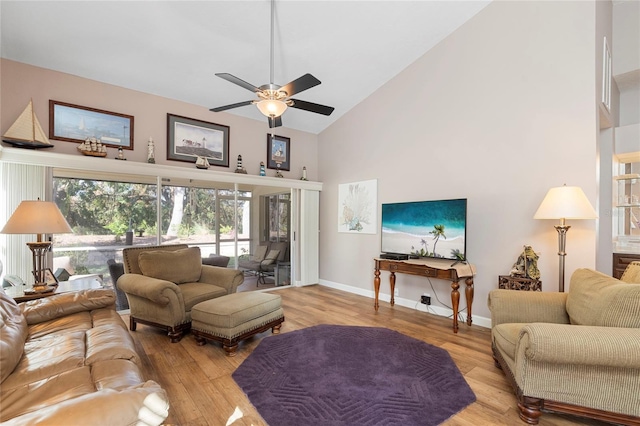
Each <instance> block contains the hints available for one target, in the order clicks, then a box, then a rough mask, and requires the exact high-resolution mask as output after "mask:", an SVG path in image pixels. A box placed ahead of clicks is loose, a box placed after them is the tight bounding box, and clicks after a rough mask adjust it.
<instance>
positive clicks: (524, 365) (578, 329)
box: [489, 269, 640, 425]
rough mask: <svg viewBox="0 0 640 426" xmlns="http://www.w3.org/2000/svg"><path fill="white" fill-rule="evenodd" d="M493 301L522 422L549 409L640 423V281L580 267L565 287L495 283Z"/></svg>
mask: <svg viewBox="0 0 640 426" xmlns="http://www.w3.org/2000/svg"><path fill="white" fill-rule="evenodd" d="M489 308H490V310H491V326H492V328H491V340H492V350H493V356H494V360H495V362H496V366H498V367H499V368H501V369H502V370H503V372H504V373H505V375H506V377H507V379H508V380H509V381H510V382H511V384H512V386H513V388H514V391H515V393H516V397H517V400H518V408H519V410H520V418H521V419H522V420H523V421H525V422H526V423H529V424H537V423H538V421H539V420H538V419H539V417H540V416H541V415H542V412H543V411H551V412H560V413H569V414H574V415H579V416H584V417H590V418H595V419H599V420H604V421H607V422H612V423H617V424H624V425H640V283H625V282H623V281H620V280H617V279H615V278H613V277H611V276H608V275H605V274H602V273H600V272H597V271H594V270H590V269H578V270H576V271H575V272H574V273H573V275H572V276H571V284H570V288H569V292H568V293H550V292H532V291H514V290H492V291H491V292H490V293H489Z"/></svg>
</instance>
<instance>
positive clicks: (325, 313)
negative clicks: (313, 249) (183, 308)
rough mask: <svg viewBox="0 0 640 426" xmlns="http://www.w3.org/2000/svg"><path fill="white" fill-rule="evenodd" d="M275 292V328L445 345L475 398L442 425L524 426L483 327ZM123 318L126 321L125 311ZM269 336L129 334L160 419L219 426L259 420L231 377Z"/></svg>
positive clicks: (547, 425) (556, 421)
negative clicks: (326, 328)
mask: <svg viewBox="0 0 640 426" xmlns="http://www.w3.org/2000/svg"><path fill="white" fill-rule="evenodd" d="M276 294H279V295H280V296H282V305H283V309H284V312H285V318H286V320H285V322H284V323H283V326H282V330H281V332H282V333H287V332H290V331H293V330H298V329H301V328H305V327H309V326H313V325H317V324H338V325H356V326H371V327H387V328H390V329H392V330H396V331H398V332H400V333H403V334H405V335H408V336H411V337H414V338H416V339H420V340H423V341H425V342H427V343H429V344H432V345H435V346H439V347H441V348H443V349H446V350H447V351H448V352H449V353H450V354H451V357H452V358H453V360H454V361H455V363H456V365H457V366H458V368H459V369H460V371H461V372H462V374H464V377H465V379H466V380H467V382H468V383H469V386H471V388H472V389H473V391H474V393H475V394H476V397H477V401H476V402H475V403H473V404H471V405H469V406H468V407H467V408H465V409H464V410H462V411H461V412H459V413H458V414H456V415H455V416H453V417H451V418H450V419H449V420H447V421H446V422H445V423H444V425H448V426H453V425H463V426H470V425H473V426H478V425H526V423H524V422H522V421H521V420H520V419H519V417H518V411H517V407H516V399H515V396H514V395H513V392H512V390H511V388H510V386H509V384H508V383H507V381H506V379H505V378H504V375H503V374H502V371H501V370H499V369H497V368H496V367H495V366H494V364H493V358H492V356H491V346H490V330H489V329H486V328H482V327H479V326H471V327H469V326H467V325H466V324H465V323H464V322H462V323H461V324H460V331H459V332H458V334H453V332H452V330H451V319H448V318H443V317H440V316H436V315H432V314H428V313H425V312H418V311H415V310H413V309H408V308H404V307H401V306H395V307H393V308H392V307H391V306H390V305H389V304H388V303H383V302H381V303H380V309H379V310H378V312H375V310H374V309H373V300H372V299H369V298H367V297H363V296H358V295H354V294H351V293H347V292H343V291H340V290H335V289H331V288H328V287H323V286H320V285H314V286H307V287H301V288H295V287H294V288H285V289H282V290H277V293H276ZM479 303H481V301H479ZM123 319H124V320H125V322H126V323H127V324H128V323H129V318H128V317H127V315H123ZM270 334H271V332H270V331H267V332H265V333H262V334H259V335H257V336H255V337H253V338H251V339H249V340H246V341H244V342H242V343H240V347H239V348H238V354H237V356H235V357H227V356H226V355H225V353H224V351H223V350H222V347H221V346H220V345H219V344H218V343H212V342H209V343H208V344H207V345H205V346H198V345H197V344H196V342H195V339H194V337H193V336H192V335H191V334H188V335H186V336H185V337H184V338H183V339H182V340H181V341H180V342H179V343H173V344H172V343H170V342H169V339H168V338H167V337H166V335H165V334H164V333H163V332H161V331H160V330H158V329H155V328H152V327H147V326H145V325H141V324H139V325H138V329H137V331H135V332H131V335H132V336H133V337H134V340H135V342H136V346H137V349H138V352H139V354H140V356H141V358H142V364H143V370H144V371H143V372H144V374H145V377H146V378H148V379H151V380H155V381H156V382H158V383H159V384H160V385H161V386H162V387H163V388H164V389H165V390H166V391H167V393H168V395H169V399H170V403H171V409H170V414H169V417H168V418H167V421H166V424H167V425H182V426H187V425H194V426H196V425H210V426H224V425H226V424H227V420H228V419H229V417H231V415H232V414H233V413H234V411H235V410H240V411H241V412H242V413H243V416H242V417H241V418H240V419H238V420H236V421H235V422H234V423H233V425H234V426H243V425H246V426H249V425H254V426H263V425H266V423H265V421H264V420H263V419H262V418H261V417H260V414H259V413H258V412H257V411H256V410H255V408H253V406H252V405H251V403H250V402H249V400H248V399H247V397H246V396H245V395H244V393H243V392H242V390H241V389H240V388H239V387H238V386H237V385H236V383H235V381H234V380H233V379H232V378H231V374H232V373H233V371H235V369H236V368H237V367H238V366H239V365H240V364H241V363H242V362H243V361H244V360H245V358H246V357H247V356H248V355H249V354H250V353H251V351H252V350H253V349H254V348H255V347H256V346H257V345H258V343H259V342H260V340H261V339H263V338H265V337H268V336H269V335H270ZM372 344H375V342H372ZM604 424H605V423H602V422H597V421H591V420H585V419H580V418H576V417H570V416H560V415H553V414H546V413H545V414H543V416H542V417H541V419H540V425H541V426H559V425H562V426H564V425H604ZM270 426H278V425H273V424H272V425H270ZM300 426H304V425H300ZM408 426H409V425H408Z"/></svg>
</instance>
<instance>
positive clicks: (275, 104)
mask: <svg viewBox="0 0 640 426" xmlns="http://www.w3.org/2000/svg"><path fill="white" fill-rule="evenodd" d="M256 106H257V107H258V109H259V110H260V112H261V113H262V114H264V115H266V116H267V117H280V116H281V115H282V114H283V113H284V112H285V111H286V109H287V104H286V103H285V102H283V101H280V100H278V99H263V100H261V101H260V102H258V103H257V104H256Z"/></svg>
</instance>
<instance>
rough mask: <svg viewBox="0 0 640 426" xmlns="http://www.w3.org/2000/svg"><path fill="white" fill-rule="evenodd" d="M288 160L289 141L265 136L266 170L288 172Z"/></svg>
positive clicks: (279, 137)
mask: <svg viewBox="0 0 640 426" xmlns="http://www.w3.org/2000/svg"><path fill="white" fill-rule="evenodd" d="M290 160H291V139H290V138H286V137H284V136H278V135H270V134H269V135H267V168H269V169H280V170H286V171H289V170H290V169H291V165H290V164H289V162H290ZM278 164H280V167H278Z"/></svg>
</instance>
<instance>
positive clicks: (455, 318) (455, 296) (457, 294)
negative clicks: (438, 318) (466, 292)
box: [451, 281, 460, 333]
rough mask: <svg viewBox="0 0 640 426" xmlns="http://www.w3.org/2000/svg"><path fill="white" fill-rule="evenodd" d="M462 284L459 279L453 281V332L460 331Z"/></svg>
mask: <svg viewBox="0 0 640 426" xmlns="http://www.w3.org/2000/svg"><path fill="white" fill-rule="evenodd" d="M458 288H460V284H458V282H457V281H454V282H452V283H451V305H452V307H453V332H454V333H457V332H458V308H459V306H460V292H459V291H458Z"/></svg>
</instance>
